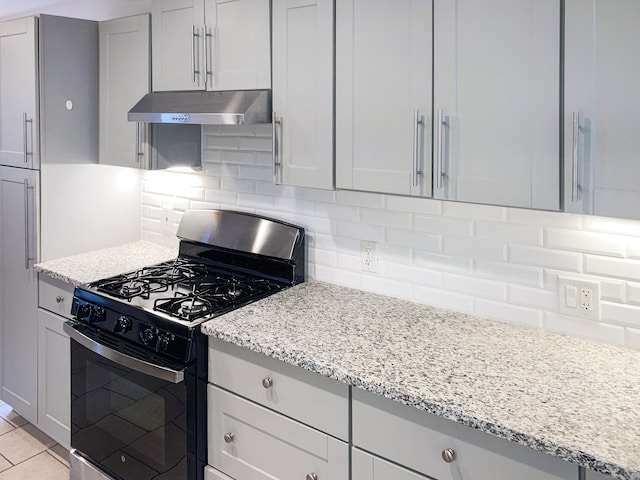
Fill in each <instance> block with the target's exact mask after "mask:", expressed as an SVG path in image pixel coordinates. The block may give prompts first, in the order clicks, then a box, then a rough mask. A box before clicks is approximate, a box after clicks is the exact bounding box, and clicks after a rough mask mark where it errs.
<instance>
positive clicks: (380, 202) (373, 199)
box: [336, 190, 384, 208]
mask: <svg viewBox="0 0 640 480" xmlns="http://www.w3.org/2000/svg"><path fill="white" fill-rule="evenodd" d="M336 199H337V201H338V203H341V204H343V205H353V206H354V207H371V208H384V195H380V194H378V193H366V192H352V191H349V190H338V191H337V192H336Z"/></svg>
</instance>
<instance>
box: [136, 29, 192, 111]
mask: <svg viewBox="0 0 640 480" xmlns="http://www.w3.org/2000/svg"><path fill="white" fill-rule="evenodd" d="M197 36H198V34H197V33H196V26H195V25H191V82H192V83H194V84H195V83H196V74H197V70H198V67H197V66H196V38H197ZM129 120H131V119H129Z"/></svg>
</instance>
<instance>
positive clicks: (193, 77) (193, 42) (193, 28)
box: [191, 25, 200, 83]
mask: <svg viewBox="0 0 640 480" xmlns="http://www.w3.org/2000/svg"><path fill="white" fill-rule="evenodd" d="M199 36H200V34H199V33H198V31H197V29H196V26H195V25H191V81H192V82H193V83H196V75H200V70H198V65H197V64H196V39H197V38H198V37H199ZM198 63H199V62H198Z"/></svg>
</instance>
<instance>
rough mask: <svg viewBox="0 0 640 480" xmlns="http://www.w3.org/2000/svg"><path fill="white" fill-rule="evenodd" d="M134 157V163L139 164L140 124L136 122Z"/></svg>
mask: <svg viewBox="0 0 640 480" xmlns="http://www.w3.org/2000/svg"><path fill="white" fill-rule="evenodd" d="M134 156H135V158H134V159H133V160H134V162H135V163H140V122H136V151H135V153H134Z"/></svg>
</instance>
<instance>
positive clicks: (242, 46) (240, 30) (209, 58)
mask: <svg viewBox="0 0 640 480" xmlns="http://www.w3.org/2000/svg"><path fill="white" fill-rule="evenodd" d="M269 18H270V10H269V0H206V3H205V29H206V39H205V40H206V46H205V48H204V56H205V62H204V68H205V71H206V83H207V90H255V89H268V88H271V49H270V28H269V25H270V21H269Z"/></svg>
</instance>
